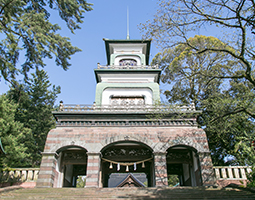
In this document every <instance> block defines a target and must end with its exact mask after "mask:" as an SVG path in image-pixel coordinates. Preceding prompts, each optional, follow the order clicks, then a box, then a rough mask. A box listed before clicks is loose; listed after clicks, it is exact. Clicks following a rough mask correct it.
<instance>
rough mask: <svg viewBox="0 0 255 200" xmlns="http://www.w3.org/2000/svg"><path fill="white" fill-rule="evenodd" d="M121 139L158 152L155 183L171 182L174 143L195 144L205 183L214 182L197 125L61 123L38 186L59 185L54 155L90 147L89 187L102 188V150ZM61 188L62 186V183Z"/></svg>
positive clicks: (46, 152) (51, 139) (50, 143)
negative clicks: (170, 156)
mask: <svg viewBox="0 0 255 200" xmlns="http://www.w3.org/2000/svg"><path fill="white" fill-rule="evenodd" d="M120 141H128V142H132V141H133V142H139V143H141V144H145V145H147V146H148V147H150V148H151V149H152V150H153V152H154V166H155V168H154V171H155V186H162V185H167V172H166V156H165V155H166V152H167V150H168V148H170V147H174V146H178V145H181V146H187V147H192V148H193V149H195V150H196V151H197V154H198V155H199V161H200V169H201V177H202V184H203V185H212V184H213V183H214V179H213V177H214V175H213V170H212V162H211V158H210V152H209V147H208V143H207V140H206V134H205V132H204V131H203V130H202V129H199V128H197V127H195V126H187V125H183V126H160V125H153V126H139V127H130V126H125V125H124V126H117V127H116V126H96V125H93V126H83V127H80V126H78V127H75V126H72V127H68V126H58V127H57V128H56V129H53V130H51V131H50V132H49V134H48V137H47V141H46V145H45V149H44V155H43V159H42V164H41V168H40V173H39V178H38V182H37V186H40V187H57V184H56V182H57V180H56V179H57V178H58V172H57V171H56V163H57V161H56V158H55V156H54V154H55V153H56V152H58V150H59V149H60V148H63V147H67V146H76V147H82V148H84V149H86V150H87V154H88V161H87V180H86V187H100V186H102V185H101V183H100V180H101V177H100V163H101V161H100V152H101V150H102V149H103V148H104V147H106V146H107V145H109V144H113V143H116V142H120ZM58 187H59V186H58Z"/></svg>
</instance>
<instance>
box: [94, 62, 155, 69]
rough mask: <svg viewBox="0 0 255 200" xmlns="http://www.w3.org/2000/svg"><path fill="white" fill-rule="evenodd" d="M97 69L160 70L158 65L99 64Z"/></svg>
mask: <svg viewBox="0 0 255 200" xmlns="http://www.w3.org/2000/svg"><path fill="white" fill-rule="evenodd" d="M97 69H159V66H158V65H152V66H151V65H133V66H131V65H124V66H120V65H100V64H99V63H98V64H97Z"/></svg>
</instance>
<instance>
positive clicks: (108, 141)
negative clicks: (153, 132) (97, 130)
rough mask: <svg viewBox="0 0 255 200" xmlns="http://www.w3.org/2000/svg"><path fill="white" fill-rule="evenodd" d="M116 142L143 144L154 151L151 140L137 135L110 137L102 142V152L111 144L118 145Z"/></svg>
mask: <svg viewBox="0 0 255 200" xmlns="http://www.w3.org/2000/svg"><path fill="white" fill-rule="evenodd" d="M116 142H139V143H141V144H144V145H146V146H147V147H148V148H150V149H152V150H153V151H154V148H153V144H154V143H153V141H151V140H149V139H148V138H147V137H142V136H141V135H135V134H133V135H114V136H110V137H108V138H106V139H105V140H102V141H101V145H102V148H101V150H100V151H102V149H104V148H105V147H106V146H108V145H109V144H112V143H116Z"/></svg>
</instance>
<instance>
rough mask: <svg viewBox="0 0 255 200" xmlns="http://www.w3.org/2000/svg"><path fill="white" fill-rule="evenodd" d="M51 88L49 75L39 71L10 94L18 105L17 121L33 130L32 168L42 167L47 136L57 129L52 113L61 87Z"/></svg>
mask: <svg viewBox="0 0 255 200" xmlns="http://www.w3.org/2000/svg"><path fill="white" fill-rule="evenodd" d="M50 87H51V83H50V82H49V80H48V75H47V73H46V72H45V71H44V70H37V71H36V73H33V74H32V78H31V79H30V80H29V82H28V83H24V84H23V85H20V86H19V90H17V89H16V88H12V89H11V90H10V91H9V92H8V96H9V98H11V99H13V100H14V101H15V102H16V103H18V108H17V111H16V115H15V116H16V117H15V120H16V121H19V122H21V123H23V124H24V126H25V127H27V128H29V129H31V130H32V135H33V145H31V146H30V147H29V152H30V153H31V154H32V155H33V157H32V161H31V166H32V167H35V166H39V165H40V162H41V153H42V152H43V149H44V145H45V141H46V137H47V134H48V132H49V131H50V130H51V129H52V128H54V127H55V120H54V118H53V116H52V111H53V110H54V104H55V101H56V98H57V95H58V94H59V93H60V87H59V86H58V87H55V86H54V85H53V86H52V88H51V89H50Z"/></svg>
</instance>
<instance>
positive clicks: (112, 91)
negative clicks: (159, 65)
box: [102, 88, 153, 105]
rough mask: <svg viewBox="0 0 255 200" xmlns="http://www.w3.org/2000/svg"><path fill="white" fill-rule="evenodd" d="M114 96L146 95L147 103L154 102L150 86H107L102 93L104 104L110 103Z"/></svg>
mask: <svg viewBox="0 0 255 200" xmlns="http://www.w3.org/2000/svg"><path fill="white" fill-rule="evenodd" d="M112 95H114V96H125V97H134V96H145V98H144V99H145V104H147V105H148V104H150V105H151V104H152V103H153V100H152V91H151V90H150V89H149V88H106V89H105V90H104V91H103V93H102V105H108V104H110V97H111V96H112Z"/></svg>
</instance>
